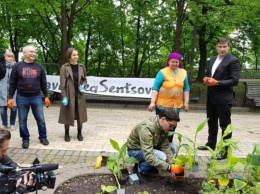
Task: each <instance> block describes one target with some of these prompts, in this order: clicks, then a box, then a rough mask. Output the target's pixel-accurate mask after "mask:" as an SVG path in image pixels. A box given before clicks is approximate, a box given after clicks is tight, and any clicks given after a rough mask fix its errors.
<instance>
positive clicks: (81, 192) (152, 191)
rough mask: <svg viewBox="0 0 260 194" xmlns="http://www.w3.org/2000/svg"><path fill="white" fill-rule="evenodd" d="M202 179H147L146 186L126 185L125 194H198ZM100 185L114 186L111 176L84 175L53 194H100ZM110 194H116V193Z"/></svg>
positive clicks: (155, 177) (70, 180) (63, 185)
mask: <svg viewBox="0 0 260 194" xmlns="http://www.w3.org/2000/svg"><path fill="white" fill-rule="evenodd" d="M202 181H203V179H199V178H192V177H187V178H185V180H184V181H183V182H173V181H172V179H171V178H170V177H159V176H153V177H148V182H147V183H146V184H136V185H131V184H129V183H128V184H127V185H125V186H123V187H125V190H126V194H138V193H139V192H144V191H146V192H148V193H149V194H174V193H177V194H198V193H199V191H200V190H201V183H202ZM101 184H103V185H106V186H108V185H110V186H112V185H113V186H116V182H115V180H114V177H113V175H110V174H109V175H85V176H80V177H75V178H72V179H69V180H68V181H66V182H65V183H63V184H62V185H60V186H59V187H58V188H57V189H56V191H55V194H96V193H97V192H101ZM111 194H116V191H114V192H112V193H111Z"/></svg>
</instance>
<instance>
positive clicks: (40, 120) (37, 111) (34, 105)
mask: <svg viewBox="0 0 260 194" xmlns="http://www.w3.org/2000/svg"><path fill="white" fill-rule="evenodd" d="M16 104H17V108H18V118H19V127H20V137H21V138H22V139H23V142H25V141H30V133H29V130H28V128H27V118H28V113H29V111H30V108H31V109H32V113H33V116H34V118H35V120H36V122H37V126H38V133H39V140H44V139H47V132H46V125H45V120H44V114H43V103H42V97H41V96H32V97H24V96H21V95H19V94H17V97H16Z"/></svg>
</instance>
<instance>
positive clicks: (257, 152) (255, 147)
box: [253, 144, 260, 155]
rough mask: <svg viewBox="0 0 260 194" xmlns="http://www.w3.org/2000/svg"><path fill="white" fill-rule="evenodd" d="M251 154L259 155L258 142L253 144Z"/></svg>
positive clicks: (259, 145)
mask: <svg viewBox="0 0 260 194" xmlns="http://www.w3.org/2000/svg"><path fill="white" fill-rule="evenodd" d="M253 154H257V155H260V144H254V149H253Z"/></svg>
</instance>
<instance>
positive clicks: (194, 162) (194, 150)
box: [190, 118, 209, 172]
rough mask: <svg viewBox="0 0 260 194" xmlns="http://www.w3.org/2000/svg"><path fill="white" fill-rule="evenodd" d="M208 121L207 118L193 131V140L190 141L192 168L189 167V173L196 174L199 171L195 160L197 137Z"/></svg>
mask: <svg viewBox="0 0 260 194" xmlns="http://www.w3.org/2000/svg"><path fill="white" fill-rule="evenodd" d="M208 120H209V119H208V118H207V119H205V120H204V121H203V122H202V123H200V124H199V126H198V127H197V129H196V131H195V135H194V140H193V141H190V142H191V143H192V147H193V150H192V152H193V154H192V167H191V171H192V172H197V171H198V170H199V163H198V162H197V160H196V158H197V153H198V148H197V135H198V133H199V132H200V131H201V130H202V129H203V128H204V127H205V125H206V123H207V122H208Z"/></svg>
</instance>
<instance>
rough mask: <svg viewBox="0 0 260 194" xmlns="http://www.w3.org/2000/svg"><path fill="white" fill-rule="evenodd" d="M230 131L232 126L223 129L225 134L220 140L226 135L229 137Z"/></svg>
mask: <svg viewBox="0 0 260 194" xmlns="http://www.w3.org/2000/svg"><path fill="white" fill-rule="evenodd" d="M232 130H233V126H232V124H229V125H228V126H227V128H226V129H225V132H224V134H223V136H222V139H223V138H224V137H226V136H227V135H229V134H230V133H231V132H232Z"/></svg>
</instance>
